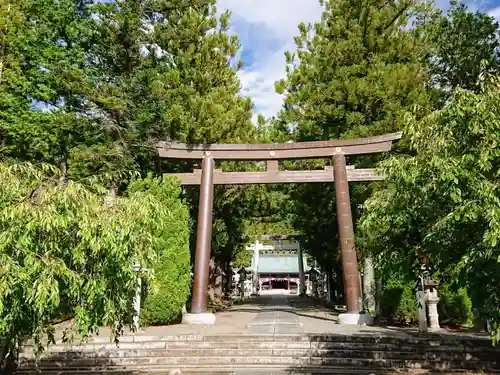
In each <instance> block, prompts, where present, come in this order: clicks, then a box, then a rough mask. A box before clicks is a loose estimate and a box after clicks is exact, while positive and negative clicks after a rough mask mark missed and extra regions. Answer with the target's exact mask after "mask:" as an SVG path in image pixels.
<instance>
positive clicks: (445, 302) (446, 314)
mask: <svg viewBox="0 0 500 375" xmlns="http://www.w3.org/2000/svg"><path fill="white" fill-rule="evenodd" d="M438 311H439V320H440V321H441V322H442V324H446V325H449V326H453V327H460V326H464V325H471V324H472V323H473V320H474V314H473V311H472V301H471V299H470V298H469V296H468V295H467V290H466V289H465V288H460V289H459V290H458V291H453V290H451V289H450V287H449V286H448V285H443V286H441V287H440V288H439V304H438Z"/></svg>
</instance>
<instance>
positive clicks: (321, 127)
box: [276, 0, 430, 267]
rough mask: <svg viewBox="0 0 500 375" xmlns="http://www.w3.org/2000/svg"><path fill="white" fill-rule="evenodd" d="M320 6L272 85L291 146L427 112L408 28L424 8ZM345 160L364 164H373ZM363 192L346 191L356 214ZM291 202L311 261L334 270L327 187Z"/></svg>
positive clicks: (310, 189)
mask: <svg viewBox="0 0 500 375" xmlns="http://www.w3.org/2000/svg"><path fill="white" fill-rule="evenodd" d="M322 3H323V4H324V6H325V10H324V12H323V15H322V18H321V21H320V22H318V23H316V24H314V25H305V24H301V25H299V30H300V35H299V36H298V37H297V38H296V43H297V51H296V53H291V52H288V53H287V54H286V57H287V62H288V68H287V77H286V79H283V80H281V81H279V82H277V83H276V89H277V91H278V92H279V93H282V94H284V103H285V104H284V109H283V110H282V112H281V114H280V119H279V121H278V124H280V123H281V124H284V126H283V125H281V129H282V130H283V131H284V132H291V133H292V136H293V137H294V138H295V139H296V140H326V139H335V138H353V137H360V136H371V135H377V134H382V133H388V132H393V131H398V130H401V129H402V128H403V126H404V125H403V124H404V118H405V116H406V115H407V113H419V114H423V113H425V112H426V111H428V110H429V107H430V105H429V94H428V90H427V82H428V77H427V74H426V71H425V68H424V66H423V65H422V64H421V61H422V59H423V57H424V56H426V54H427V53H428V51H427V47H426V45H425V43H423V40H422V39H421V38H420V37H419V35H418V30H416V29H413V28H411V27H408V26H410V25H409V19H410V18H412V17H414V18H415V19H418V18H419V17H421V16H423V15H425V14H426V13H427V11H428V9H427V7H426V6H425V5H424V4H423V3H420V2H419V1H415V0H396V1H390V2H386V1H379V0H363V1H351V0H340V1H324V2H322ZM290 124H291V125H293V127H290ZM349 162H351V163H356V164H357V165H363V164H364V165H370V164H373V159H370V158H358V159H356V160H353V159H351V160H349ZM327 163H329V162H328V161H327ZM323 165H324V164H321V163H318V162H312V163H310V164H308V165H307V166H308V167H312V168H318V167H322V166H323ZM351 186H353V185H351ZM366 189H367V188H366V186H363V185H358V186H355V187H354V189H352V190H351V192H352V202H353V212H354V213H355V214H356V213H357V207H358V204H359V203H362V202H363V200H364V199H365V198H366V196H367V195H369V191H367V190H366ZM294 198H295V199H294V201H295V202H296V221H295V225H296V227H297V229H298V230H300V231H303V232H304V235H305V236H306V239H307V242H308V245H309V248H310V250H311V251H312V252H313V254H314V255H315V256H316V257H317V258H318V260H323V261H324V262H327V263H326V264H325V263H324V265H325V266H327V265H328V266H329V267H333V266H334V264H336V260H335V258H336V254H337V253H338V241H337V240H336V239H337V224H336V215H335V211H336V210H335V190H334V189H333V186H329V185H324V184H316V185H303V186H298V187H297V189H296V190H295V192H294ZM328 260H329V261H328Z"/></svg>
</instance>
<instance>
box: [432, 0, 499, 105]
mask: <svg viewBox="0 0 500 375" xmlns="http://www.w3.org/2000/svg"><path fill="white" fill-rule="evenodd" d="M424 21H425V22H424V24H425V23H426V25H425V26H424V29H423V30H424V33H425V34H426V35H427V36H428V39H429V42H430V43H431V45H432V47H433V48H432V52H431V53H430V54H429V64H430V75H431V79H432V83H433V84H434V85H436V86H437V87H438V88H439V89H440V90H442V91H444V93H445V94H446V95H445V98H446V97H448V96H449V95H451V93H452V92H453V90H454V89H455V88H458V87H460V88H463V89H467V90H473V91H477V90H479V86H478V78H479V72H480V63H481V61H486V62H487V63H488V64H489V66H490V69H494V70H498V68H499V66H500V34H499V25H498V22H496V21H495V19H494V18H493V17H491V16H489V15H488V14H486V13H482V12H471V11H469V10H468V9H467V6H466V5H465V4H463V3H459V2H457V1H456V0H453V1H452V3H451V8H450V9H449V10H448V11H447V13H446V14H445V15H444V14H437V15H435V16H434V17H431V18H430V19H428V20H424Z"/></svg>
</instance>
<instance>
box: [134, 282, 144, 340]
mask: <svg viewBox="0 0 500 375" xmlns="http://www.w3.org/2000/svg"><path fill="white" fill-rule="evenodd" d="M141 294H142V279H141V278H140V277H139V276H138V277H137V284H136V286H135V297H134V329H135V331H136V332H137V331H138V330H139V328H140V320H141Z"/></svg>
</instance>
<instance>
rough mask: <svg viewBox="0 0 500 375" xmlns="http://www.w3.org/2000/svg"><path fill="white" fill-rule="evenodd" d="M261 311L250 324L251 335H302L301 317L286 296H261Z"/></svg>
mask: <svg viewBox="0 0 500 375" xmlns="http://www.w3.org/2000/svg"><path fill="white" fill-rule="evenodd" d="M259 299H260V303H262V305H263V307H262V309H261V311H260V312H259V313H258V314H257V315H256V316H255V318H253V320H252V321H251V322H250V323H248V325H247V327H248V330H249V332H250V333H269V334H302V333H304V331H303V330H302V324H301V323H300V319H299V316H298V315H296V314H295V310H294V309H293V307H292V306H290V304H289V300H288V297H287V296H286V295H268V296H260V297H259Z"/></svg>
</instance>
